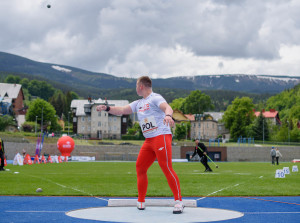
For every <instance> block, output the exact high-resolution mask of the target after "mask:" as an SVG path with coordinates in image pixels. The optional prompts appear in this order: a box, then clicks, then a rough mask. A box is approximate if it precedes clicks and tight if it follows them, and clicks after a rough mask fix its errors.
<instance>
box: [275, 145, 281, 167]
mask: <svg viewBox="0 0 300 223" xmlns="http://www.w3.org/2000/svg"><path fill="white" fill-rule="evenodd" d="M279 156H281V157H282V155H281V153H280V152H279V150H278V148H276V163H277V165H279Z"/></svg>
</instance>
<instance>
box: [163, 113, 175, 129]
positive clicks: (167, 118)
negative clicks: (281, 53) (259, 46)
mask: <svg viewBox="0 0 300 223" xmlns="http://www.w3.org/2000/svg"><path fill="white" fill-rule="evenodd" d="M164 124H165V125H167V126H170V127H173V126H174V120H173V118H172V117H171V116H168V115H166V116H165V118H164Z"/></svg>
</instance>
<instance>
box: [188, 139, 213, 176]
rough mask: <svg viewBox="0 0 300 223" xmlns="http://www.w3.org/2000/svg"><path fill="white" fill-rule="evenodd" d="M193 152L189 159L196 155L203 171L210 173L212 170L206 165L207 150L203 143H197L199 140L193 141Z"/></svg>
mask: <svg viewBox="0 0 300 223" xmlns="http://www.w3.org/2000/svg"><path fill="white" fill-rule="evenodd" d="M195 145H196V146H195V150H194V153H193V155H191V159H192V158H193V157H194V156H195V155H196V154H198V155H199V157H200V162H201V163H202V164H203V165H204V167H205V171H204V172H212V169H211V168H210V167H209V165H208V164H207V148H206V146H205V145H204V143H202V142H199V139H195Z"/></svg>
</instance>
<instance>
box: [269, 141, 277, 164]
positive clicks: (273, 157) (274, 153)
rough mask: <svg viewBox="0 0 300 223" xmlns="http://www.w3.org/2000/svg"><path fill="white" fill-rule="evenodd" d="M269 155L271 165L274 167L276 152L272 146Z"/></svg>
mask: <svg viewBox="0 0 300 223" xmlns="http://www.w3.org/2000/svg"><path fill="white" fill-rule="evenodd" d="M270 154H271V158H272V165H275V158H276V150H275V148H274V146H272V149H271V153H270Z"/></svg>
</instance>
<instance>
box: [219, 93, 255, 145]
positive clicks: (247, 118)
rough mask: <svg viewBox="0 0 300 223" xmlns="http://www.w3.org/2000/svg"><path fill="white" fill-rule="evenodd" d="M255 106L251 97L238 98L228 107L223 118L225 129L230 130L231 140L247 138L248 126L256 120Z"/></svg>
mask: <svg viewBox="0 0 300 223" xmlns="http://www.w3.org/2000/svg"><path fill="white" fill-rule="evenodd" d="M253 108H254V104H253V102H252V99H251V98H249V97H243V98H236V99H234V101H233V102H232V104H231V105H229V106H228V108H227V110H226V111H225V113H224V116H223V122H224V124H225V127H226V128H227V129H229V130H230V135H231V138H233V139H238V138H239V137H241V136H247V130H248V126H249V125H251V123H252V121H253V120H254V118H255V116H254V112H253Z"/></svg>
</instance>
